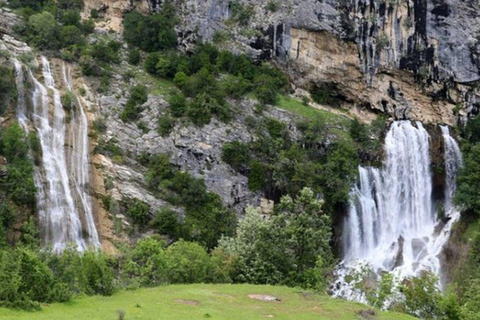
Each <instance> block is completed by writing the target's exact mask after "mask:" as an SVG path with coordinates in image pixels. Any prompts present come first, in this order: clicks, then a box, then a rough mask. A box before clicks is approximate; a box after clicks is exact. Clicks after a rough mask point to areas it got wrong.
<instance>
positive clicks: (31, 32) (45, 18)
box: [27, 11, 59, 49]
mask: <svg viewBox="0 0 480 320" xmlns="http://www.w3.org/2000/svg"><path fill="white" fill-rule="evenodd" d="M27 40H28V41H29V42H31V43H32V44H33V45H34V46H36V47H38V48H40V49H55V48H57V47H58V45H59V27H58V25H57V21H56V20H55V17H54V16H53V15H52V14H51V13H50V12H47V11H45V12H42V13H38V14H34V15H32V16H30V18H29V19H28V24H27Z"/></svg>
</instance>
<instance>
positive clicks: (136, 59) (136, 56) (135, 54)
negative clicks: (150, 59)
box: [128, 49, 141, 66]
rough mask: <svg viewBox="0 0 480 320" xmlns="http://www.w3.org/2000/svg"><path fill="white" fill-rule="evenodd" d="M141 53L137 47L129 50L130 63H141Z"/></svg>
mask: <svg viewBox="0 0 480 320" xmlns="http://www.w3.org/2000/svg"><path fill="white" fill-rule="evenodd" d="M140 59H141V55H140V52H139V51H138V50H136V49H130V51H129V52H128V63H130V64H132V65H134V66H136V65H138V64H139V63H140Z"/></svg>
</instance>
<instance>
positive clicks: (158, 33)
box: [123, 3, 178, 52]
mask: <svg viewBox="0 0 480 320" xmlns="http://www.w3.org/2000/svg"><path fill="white" fill-rule="evenodd" d="M177 22H178V19H177V18H176V17H175V8H174V7H173V6H172V5H171V4H169V3H165V4H164V5H163V7H162V12H161V13H160V14H154V15H151V16H143V15H142V14H140V13H138V12H136V11H133V12H130V13H128V14H126V15H125V18H124V21H123V24H124V28H123V30H124V31H123V36H124V38H125V41H127V43H128V44H129V45H132V46H137V47H139V48H140V49H142V50H143V51H147V52H154V51H159V50H165V49H171V48H174V47H175V46H176V45H177V34H176V32H175V25H176V24H177Z"/></svg>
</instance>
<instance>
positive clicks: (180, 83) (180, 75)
mask: <svg viewBox="0 0 480 320" xmlns="http://www.w3.org/2000/svg"><path fill="white" fill-rule="evenodd" d="M187 81H188V76H187V75H186V74H185V72H183V71H180V72H177V73H175V77H174V78H173V83H175V85H176V86H177V87H179V88H180V89H182V88H183V87H184V86H185V84H186V83H187Z"/></svg>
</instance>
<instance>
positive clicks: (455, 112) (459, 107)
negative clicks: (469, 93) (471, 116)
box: [453, 103, 462, 115]
mask: <svg viewBox="0 0 480 320" xmlns="http://www.w3.org/2000/svg"><path fill="white" fill-rule="evenodd" d="M460 110H462V104H461V103H457V104H456V105H455V107H454V108H453V114H455V115H457V114H458V113H459V112H460Z"/></svg>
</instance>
